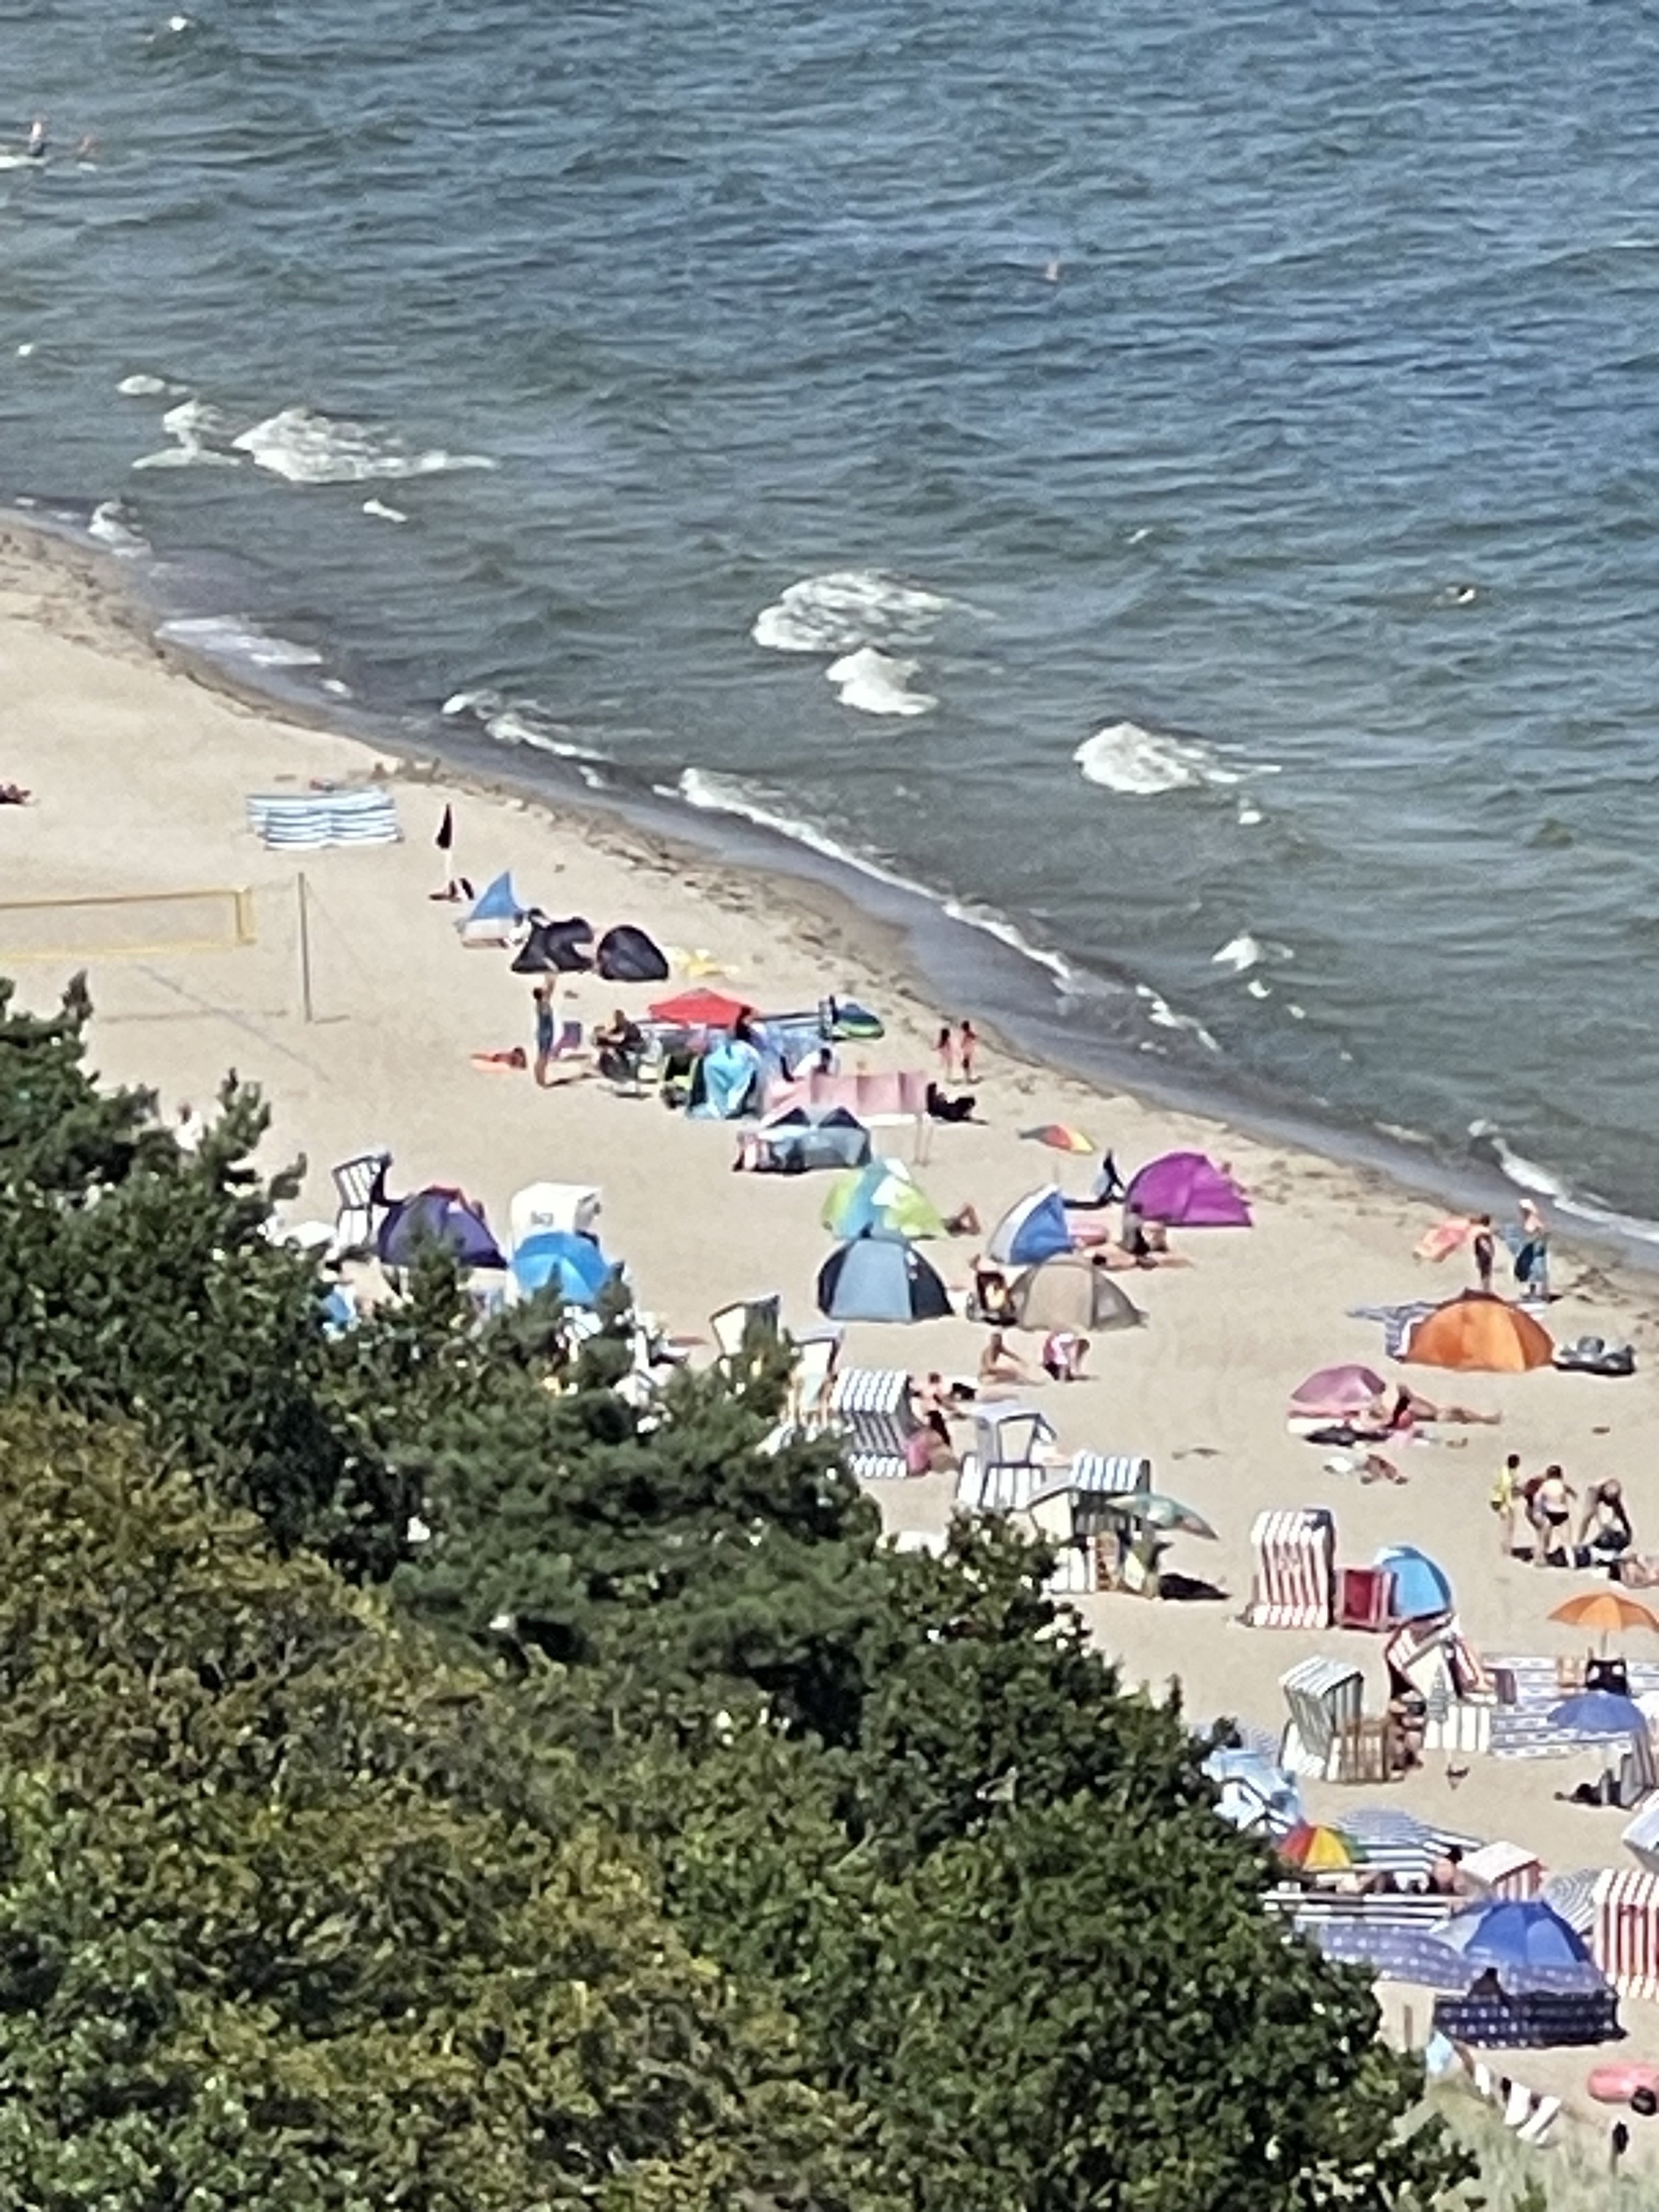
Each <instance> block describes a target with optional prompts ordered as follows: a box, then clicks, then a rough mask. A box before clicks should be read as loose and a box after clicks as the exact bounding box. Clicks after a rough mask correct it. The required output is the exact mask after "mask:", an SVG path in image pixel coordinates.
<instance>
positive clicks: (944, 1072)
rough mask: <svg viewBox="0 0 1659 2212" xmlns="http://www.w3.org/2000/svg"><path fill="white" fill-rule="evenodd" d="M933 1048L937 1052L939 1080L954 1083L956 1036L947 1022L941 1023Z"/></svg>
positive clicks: (955, 1075)
mask: <svg viewBox="0 0 1659 2212" xmlns="http://www.w3.org/2000/svg"><path fill="white" fill-rule="evenodd" d="M933 1049H934V1051H935V1052H937V1053H938V1054H939V1079H940V1081H941V1082H943V1083H954V1082H955V1081H956V1079H957V1036H956V1031H955V1030H953V1029H952V1028H951V1024H950V1023H949V1022H944V1023H941V1024H940V1026H939V1036H938V1039H937V1041H936V1042H935V1043H934V1047H933Z"/></svg>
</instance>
